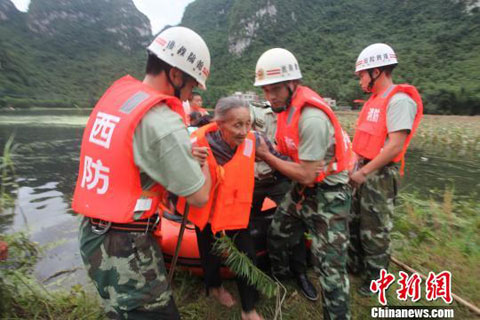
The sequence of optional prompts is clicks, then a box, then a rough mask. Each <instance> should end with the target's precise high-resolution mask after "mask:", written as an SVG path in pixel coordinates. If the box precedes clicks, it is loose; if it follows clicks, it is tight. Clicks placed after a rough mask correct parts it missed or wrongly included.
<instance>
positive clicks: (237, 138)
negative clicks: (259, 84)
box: [178, 97, 274, 319]
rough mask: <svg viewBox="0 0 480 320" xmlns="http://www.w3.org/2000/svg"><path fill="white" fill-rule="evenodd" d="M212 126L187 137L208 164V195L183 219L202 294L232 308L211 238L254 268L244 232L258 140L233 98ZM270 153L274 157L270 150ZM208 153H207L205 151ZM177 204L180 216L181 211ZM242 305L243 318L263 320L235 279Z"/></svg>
mask: <svg viewBox="0 0 480 320" xmlns="http://www.w3.org/2000/svg"><path fill="white" fill-rule="evenodd" d="M214 120H215V121H214V122H212V123H210V124H208V125H205V126H203V127H201V128H200V129H198V130H197V131H195V132H194V133H193V134H192V137H191V140H192V144H193V146H194V148H193V150H194V151H193V154H194V156H195V157H196V158H197V159H198V160H199V162H200V163H201V165H202V166H203V165H208V166H209V169H210V174H211V177H212V186H213V187H212V190H211V192H210V198H209V202H208V203H207V205H206V206H205V207H203V208H196V207H190V211H189V215H188V219H189V220H190V221H191V222H193V223H194V224H195V226H196V228H195V229H196V233H197V243H198V248H199V251H200V257H201V261H202V267H203V269H204V277H205V285H206V289H207V294H211V295H212V296H214V297H215V298H216V299H217V300H218V301H219V302H220V303H221V304H223V305H225V306H227V307H231V306H233V305H234V304H235V300H234V299H233V297H232V295H231V294H230V293H229V292H228V291H227V290H226V289H225V288H223V286H222V279H221V277H220V264H221V259H222V258H221V257H219V256H218V255H216V254H214V253H212V251H211V249H212V245H213V243H214V241H215V238H214V236H215V235H216V234H217V233H219V232H225V233H226V235H228V236H229V237H230V238H232V239H233V241H234V243H235V245H236V247H237V248H238V249H239V250H240V251H241V252H243V253H245V254H246V255H247V256H248V257H249V258H250V259H251V260H252V261H253V262H254V263H255V261H256V256H255V249H254V244H253V240H252V238H251V236H250V232H249V230H248V229H247V227H248V222H249V217H250V207H251V203H252V197H253V187H254V165H255V149H256V146H257V144H258V145H259V142H260V140H259V136H258V135H257V134H255V133H253V132H252V131H250V129H251V119H250V109H249V106H248V105H247V104H246V103H245V102H244V101H243V100H241V99H238V98H235V97H227V98H222V99H220V100H219V101H218V103H217V105H216V107H215V118H214ZM270 149H271V151H272V152H274V150H273V148H272V147H271V145H270ZM210 150H211V152H209V151H210ZM181 207H182V201H179V206H178V208H179V211H180V212H182V208H181ZM236 282H237V286H238V291H239V294H240V300H241V304H242V319H262V317H261V316H260V315H259V314H258V313H257V312H256V310H255V302H256V300H257V298H258V293H257V291H256V289H255V288H254V287H252V286H250V285H249V284H248V283H247V279H245V278H242V277H238V276H237V278H236Z"/></svg>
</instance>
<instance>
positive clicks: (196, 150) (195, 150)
mask: <svg viewBox="0 0 480 320" xmlns="http://www.w3.org/2000/svg"><path fill="white" fill-rule="evenodd" d="M209 149H210V148H208V147H198V146H195V145H194V146H192V155H193V157H194V158H195V160H197V161H198V163H200V166H201V167H202V168H203V166H204V165H205V162H207V157H208V152H209Z"/></svg>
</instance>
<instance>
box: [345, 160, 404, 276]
mask: <svg viewBox="0 0 480 320" xmlns="http://www.w3.org/2000/svg"><path fill="white" fill-rule="evenodd" d="M398 179H399V174H398V167H397V166H396V165H395V164H389V165H387V166H385V167H383V168H381V169H380V170H378V171H377V172H376V173H372V174H370V175H369V176H368V179H367V181H366V182H365V183H363V184H362V185H360V187H358V188H356V190H355V191H354V196H353V202H352V211H351V217H350V218H351V219H350V245H349V250H348V253H349V255H348V268H349V270H351V271H352V272H354V273H363V275H364V277H365V281H366V282H368V283H369V282H370V281H371V280H374V279H377V278H378V276H379V274H380V270H381V269H382V268H385V269H387V268H388V263H389V260H390V251H391V248H390V232H391V231H392V228H393V222H392V217H393V208H394V205H395V199H396V196H397V191H398Z"/></svg>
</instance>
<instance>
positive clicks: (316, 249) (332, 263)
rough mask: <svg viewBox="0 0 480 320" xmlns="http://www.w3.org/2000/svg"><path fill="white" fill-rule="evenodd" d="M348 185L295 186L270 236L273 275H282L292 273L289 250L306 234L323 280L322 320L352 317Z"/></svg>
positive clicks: (318, 273)
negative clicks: (310, 239)
mask: <svg viewBox="0 0 480 320" xmlns="http://www.w3.org/2000/svg"><path fill="white" fill-rule="evenodd" d="M351 200H352V199H351V189H350V186H348V185H342V184H339V185H337V186H328V185H326V184H317V185H316V186H315V187H312V188H306V187H304V186H303V185H301V184H298V183H297V184H295V185H294V187H293V189H292V190H291V191H290V192H289V193H288V194H287V195H286V197H285V199H284V200H283V201H282V203H281V204H280V206H279V207H278V208H277V210H276V212H275V214H274V216H273V220H272V224H271V226H270V229H269V232H268V251H269V256H270V260H271V264H272V272H273V274H274V275H276V276H280V277H283V276H285V275H286V274H287V273H288V270H289V254H288V253H289V250H290V248H291V247H292V246H294V245H295V244H296V243H298V241H300V239H301V238H302V237H303V235H304V232H305V231H308V232H309V233H310V234H311V236H312V245H311V250H312V254H313V258H314V259H313V260H314V261H313V262H314V270H315V272H316V274H317V275H318V276H319V278H320V284H321V286H322V301H323V314H324V319H332V320H333V319H350V317H351V316H350V301H349V300H350V299H349V291H350V282H349V279H348V274H347V271H346V262H347V246H348V220H347V219H348V213H349V211H350V205H351Z"/></svg>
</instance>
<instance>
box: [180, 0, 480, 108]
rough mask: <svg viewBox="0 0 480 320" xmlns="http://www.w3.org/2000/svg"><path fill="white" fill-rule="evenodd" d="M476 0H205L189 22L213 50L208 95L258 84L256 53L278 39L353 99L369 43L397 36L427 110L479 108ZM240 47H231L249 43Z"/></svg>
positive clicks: (403, 72)
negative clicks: (361, 56)
mask: <svg viewBox="0 0 480 320" xmlns="http://www.w3.org/2000/svg"><path fill="white" fill-rule="evenodd" d="M475 5H477V6H478V5H479V3H478V1H454V0H425V1H404V0H392V1H380V0H316V1H312V0H297V1H288V0H258V1H254V0H241V1H240V0H228V1H224V0H197V1H195V2H193V3H191V4H190V5H189V6H188V7H187V9H186V11H185V14H184V18H183V21H182V24H183V25H185V26H188V27H191V28H193V29H195V30H197V31H198V32H199V33H200V34H201V35H202V36H204V37H205V38H206V41H207V43H208V45H209V46H210V47H211V51H212V56H213V57H212V70H211V71H212V72H211V75H212V78H211V80H210V84H209V85H210V88H212V89H211V90H209V92H208V93H207V94H206V96H207V98H210V100H213V99H214V98H216V97H218V96H220V95H224V94H226V93H229V92H231V91H233V90H239V89H240V90H251V89H252V86H251V84H252V83H253V77H254V68H255V63H256V60H257V59H258V57H259V56H260V54H261V53H262V52H263V51H265V50H267V49H269V48H272V47H284V48H286V49H288V50H291V51H292V52H293V53H294V54H295V55H296V56H297V58H298V60H299V63H300V66H301V68H302V72H303V74H304V82H305V83H306V84H308V85H310V86H311V87H313V88H314V89H316V90H318V91H319V92H320V93H321V94H322V95H324V96H329V97H333V98H336V99H337V100H339V103H340V104H346V105H349V104H351V101H352V100H353V99H356V98H360V97H361V96H362V93H361V91H360V89H359V87H358V84H357V80H356V78H355V76H354V73H353V68H354V65H355V59H356V58H357V55H358V54H359V53H360V51H361V50H362V49H363V48H364V47H365V46H367V45H369V44H371V43H375V42H385V43H388V44H390V45H391V46H392V47H393V48H394V49H395V50H396V52H397V55H398V56H399V60H400V64H399V67H398V68H397V69H396V71H395V75H396V79H397V80H398V81H399V82H402V81H406V82H409V83H412V84H414V85H417V86H418V87H419V89H420V90H421V92H422V94H423V96H424V98H425V105H426V108H427V110H428V111H429V112H439V113H463V114H474V113H475V114H479V113H480V10H479V8H478V7H475ZM245 43H248V45H247V46H244V47H245V48H244V49H243V51H240V52H238V53H236V54H232V53H234V50H232V47H235V46H237V48H239V47H242V44H243V45H244V44H245Z"/></svg>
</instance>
